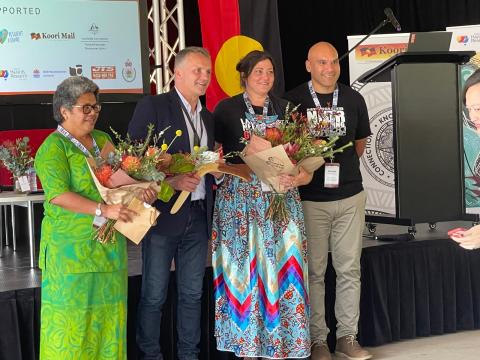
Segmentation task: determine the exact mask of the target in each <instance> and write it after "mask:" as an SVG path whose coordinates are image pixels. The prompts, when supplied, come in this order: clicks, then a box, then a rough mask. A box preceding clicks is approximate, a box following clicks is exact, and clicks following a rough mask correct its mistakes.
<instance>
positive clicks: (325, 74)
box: [305, 41, 340, 94]
mask: <svg viewBox="0 0 480 360" xmlns="http://www.w3.org/2000/svg"><path fill="white" fill-rule="evenodd" d="M305 67H306V69H307V71H308V72H309V73H310V74H311V77H312V83H313V88H314V89H315V91H316V92H318V93H320V94H330V93H332V92H333V91H334V90H335V87H336V86H337V81H338V78H339V76H340V65H339V63H338V53H337V50H336V49H335V47H334V46H333V45H332V44H330V43H328V42H324V41H321V42H318V43H316V44H315V45H313V46H312V47H311V48H310V50H309V51H308V58H307V60H306V61H305Z"/></svg>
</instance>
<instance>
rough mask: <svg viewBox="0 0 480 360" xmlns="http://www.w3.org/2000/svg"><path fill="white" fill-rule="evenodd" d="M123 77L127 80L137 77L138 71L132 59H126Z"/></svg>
mask: <svg viewBox="0 0 480 360" xmlns="http://www.w3.org/2000/svg"><path fill="white" fill-rule="evenodd" d="M122 77H123V80H125V81H126V82H132V81H133V80H135V78H136V77H137V71H136V70H135V68H134V67H133V63H132V61H131V60H130V59H128V60H127V61H125V66H124V67H123V69H122Z"/></svg>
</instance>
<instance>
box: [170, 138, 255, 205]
mask: <svg viewBox="0 0 480 360" xmlns="http://www.w3.org/2000/svg"><path fill="white" fill-rule="evenodd" d="M226 157H228V155H225V156H223V157H222V156H221V155H220V152H219V151H210V150H208V148H207V147H198V146H195V147H194V149H193V152H192V153H191V154H189V153H183V154H181V153H179V154H174V155H172V159H171V162H170V165H169V167H168V170H167V173H168V174H187V173H192V172H196V174H197V175H198V176H200V177H201V176H204V175H206V174H208V173H212V172H217V173H223V174H231V175H235V176H239V177H241V178H242V179H244V180H246V181H250V175H249V174H248V173H245V172H243V171H242V170H241V169H237V168H234V167H232V166H229V165H227V164H225V163H223V160H222V161H220V159H225V158H226ZM189 194H190V193H189V192H188V191H182V192H181V193H180V195H179V196H178V198H177V200H176V201H175V204H173V206H172V209H171V210H170V213H171V214H175V213H177V212H178V210H180V208H181V207H182V205H183V203H184V202H185V200H186V199H187V197H188V195H189Z"/></svg>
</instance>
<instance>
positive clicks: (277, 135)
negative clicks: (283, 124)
mask: <svg viewBox="0 0 480 360" xmlns="http://www.w3.org/2000/svg"><path fill="white" fill-rule="evenodd" d="M282 136H283V134H282V132H281V131H280V130H279V129H277V128H266V129H265V139H266V140H268V141H270V142H271V143H272V145H278V144H279V143H280V142H281V140H282Z"/></svg>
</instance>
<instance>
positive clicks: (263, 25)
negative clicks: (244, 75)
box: [198, 0, 285, 110]
mask: <svg viewBox="0 0 480 360" xmlns="http://www.w3.org/2000/svg"><path fill="white" fill-rule="evenodd" d="M198 7H199V11H200V23H201V29H202V40H203V46H204V47H205V48H207V49H208V50H209V51H210V54H211V56H212V65H213V66H212V70H213V74H212V82H211V84H210V86H209V88H208V90H207V94H206V95H207V107H208V109H210V110H213V108H214V107H215V105H216V104H217V103H218V102H219V101H220V100H222V99H223V98H225V97H228V96H233V95H237V94H239V93H241V92H242V91H243V89H242V88H241V87H240V76H239V74H238V72H237V71H236V70H235V67H236V66H237V63H238V61H239V60H240V59H241V58H242V57H244V56H245V55H246V54H248V53H249V52H250V51H252V50H266V51H268V52H269V53H270V54H271V55H272V57H273V59H274V61H275V70H276V71H275V86H274V89H273V92H274V93H275V94H276V95H282V94H283V90H284V87H285V84H284V80H283V65H282V48H281V44H280V29H279V24H278V9H277V0H198Z"/></svg>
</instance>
